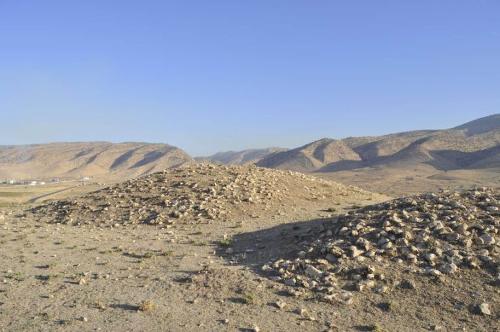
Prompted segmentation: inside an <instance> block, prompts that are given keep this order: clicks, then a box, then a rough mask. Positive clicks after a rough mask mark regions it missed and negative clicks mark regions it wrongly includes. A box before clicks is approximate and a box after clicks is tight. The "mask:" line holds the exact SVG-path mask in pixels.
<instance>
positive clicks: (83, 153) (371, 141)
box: [0, 114, 500, 179]
mask: <svg viewBox="0 0 500 332" xmlns="http://www.w3.org/2000/svg"><path fill="white" fill-rule="evenodd" d="M195 161H205V162H206V161H209V162H214V163H220V164H228V165H229V164H230V165H242V164H256V165H257V166H262V167H267V168H278V169H289V170H295V171H301V172H317V173H333V172H340V171H346V170H357V169H366V168H373V167H378V168H380V167H386V166H387V167H397V168H409V167H414V166H416V165H427V166H432V167H433V168H434V169H437V170H442V171H448V170H460V169H486V168H497V167H500V114H494V115H491V116H487V117H484V118H480V119H477V120H474V121H471V122H467V123H465V124H462V125H460V126H457V127H454V128H450V129H443V130H418V131H409V132H402V133H396V134H389V135H382V136H365V137H348V138H344V139H332V138H323V139H320V140H317V141H314V142H311V143H308V144H305V145H303V146H300V147H297V148H293V149H284V148H276V147H273V148H266V149H250V150H243V151H227V152H219V153H216V154H214V155H212V156H208V157H197V158H194V159H193V158H191V157H190V156H189V155H188V154H187V153H186V152H184V151H183V150H181V149H179V148H177V147H174V146H171V145H168V144H152V143H135V142H130V143H109V142H81V143H50V144H34V145H14V146H0V179H10V178H15V179H46V178H54V177H63V178H64V177H66V178H79V177H86V176H89V177H98V178H113V179H122V178H123V179H125V178H132V177H137V176H142V175H145V174H149V173H152V172H156V171H160V170H163V169H165V168H171V167H177V166H179V165H182V164H185V163H191V162H195Z"/></svg>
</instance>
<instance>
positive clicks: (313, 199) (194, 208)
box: [32, 164, 385, 226]
mask: <svg viewBox="0 0 500 332" xmlns="http://www.w3.org/2000/svg"><path fill="white" fill-rule="evenodd" d="M367 199H369V200H374V201H380V200H383V199H385V197H382V196H381V195H377V194H372V193H369V192H366V191H363V190H361V189H358V188H356V187H352V186H345V185H341V184H338V183H335V182H331V181H326V180H322V179H319V178H316V177H312V176H307V175H305V174H302V173H297V172H292V171H281V170H270V169H266V168H259V167H256V166H253V165H252V166H222V165H212V164H192V165H186V166H182V167H179V168H176V169H170V170H164V171H163V172H159V173H154V174H151V175H148V176H145V177H141V178H139V179H133V180H130V181H126V182H123V183H120V184H117V185H114V186H111V187H108V188H105V189H102V190H99V191H96V192H93V193H90V194H87V195H86V196H83V197H81V198H75V199H72V200H62V201H55V202H53V203H49V204H48V205H43V206H40V207H36V208H34V209H33V210H32V213H33V214H34V216H35V218H36V219H39V220H42V221H46V222H49V223H63V224H92V225H97V226H101V225H102V226H119V225H127V224H160V225H163V224H165V225H168V224H173V223H176V222H188V223H190V222H200V221H202V222H203V221H207V222H209V221H211V220H219V221H220V220H226V219H230V218H231V217H235V216H241V217H257V216H261V215H271V216H273V215H280V214H284V213H285V212H286V211H288V210H290V209H295V208H300V207H310V206H314V205H315V204H321V203H322V204H325V206H332V205H335V204H336V203H340V202H345V201H347V200H348V201H351V202H355V201H360V200H367Z"/></svg>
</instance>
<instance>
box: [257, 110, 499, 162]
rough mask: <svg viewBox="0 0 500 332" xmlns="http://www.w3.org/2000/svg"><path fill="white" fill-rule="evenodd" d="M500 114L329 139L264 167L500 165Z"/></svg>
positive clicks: (274, 157) (270, 157) (271, 158)
mask: <svg viewBox="0 0 500 332" xmlns="http://www.w3.org/2000/svg"><path fill="white" fill-rule="evenodd" d="M499 146H500V114H494V115H491V116H488V117H484V118H481V119H477V120H474V121H471V122H468V123H465V124H463V125H460V126H457V127H454V128H451V129H445V130H420V131H410V132H403V133H397V134H390V135H384V136H373V137H349V138H345V139H341V140H336V139H329V138H324V139H321V140H318V141H315V142H312V143H308V144H306V145H304V146H301V147H298V148H295V149H291V150H287V151H282V152H278V153H275V154H272V155H268V156H266V157H265V158H262V159H261V160H260V161H258V162H257V163H256V164H257V165H258V166H262V167H269V168H280V169H291V170H296V171H302V172H332V171H340V170H350V169H357V168H363V167H376V166H410V165H414V164H418V163H426V164H430V165H432V166H434V167H435V168H437V169H441V170H452V169H462V168H487V167H499V166H500V156H499V155H500V151H499V149H500V148H499Z"/></svg>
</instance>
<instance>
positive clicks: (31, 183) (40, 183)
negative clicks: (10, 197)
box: [0, 176, 91, 186]
mask: <svg viewBox="0 0 500 332" xmlns="http://www.w3.org/2000/svg"><path fill="white" fill-rule="evenodd" d="M90 180H91V178H90V177H88V176H84V177H81V178H79V179H60V178H53V179H50V180H34V179H29V180H16V179H0V185H19V186H44V185H47V184H54V183H61V182H70V181H71V182H72V181H80V182H82V183H85V182H87V181H90Z"/></svg>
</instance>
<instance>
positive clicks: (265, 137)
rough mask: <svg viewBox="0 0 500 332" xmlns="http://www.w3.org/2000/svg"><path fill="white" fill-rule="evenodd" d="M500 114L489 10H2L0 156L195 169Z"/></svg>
mask: <svg viewBox="0 0 500 332" xmlns="http://www.w3.org/2000/svg"><path fill="white" fill-rule="evenodd" d="M499 110H500V1H498V0H491V1H482V0H469V1H466V0H464V1H457V0H439V1H436V0H419V1H401V0H394V1H384V0H380V1H368V0H366V1H361V0H359V1H333V0H330V1H310V0H304V1H293V0H283V1H278V0H265V1H235V0H227V1H217V0H210V1H206V0H200V1H189V0H179V1H168V0H164V1H160V0H158V1H153V0H141V1H139V0H136V1H127V0H115V1H112V0H85V1H68V0H60V1H53V0H44V1H38V0H22V1H20V0H0V121H1V123H2V126H1V129H0V145H1V144H25V143H42V142H53V141H88V140H109V141H113V142H120V141H148V142H165V143H170V144H173V145H176V146H179V147H181V148H183V149H185V150H186V151H188V152H189V153H191V154H192V155H203V154H210V153H213V152H216V151H220V150H228V149H244V148H250V147H265V146H283V147H294V146H298V145H301V144H304V143H307V142H309V141H312V140H315V139H319V138H322V137H332V138H341V137H345V136H359V135H374V134H383V133H390V132H396V131H405V130H411V129H432V128H447V127H452V126H455V125H458V124H461V123H463V122H466V121H469V120H472V119H475V118H478V117H481V116H485V115H489V114H493V113H498V112H499Z"/></svg>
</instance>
